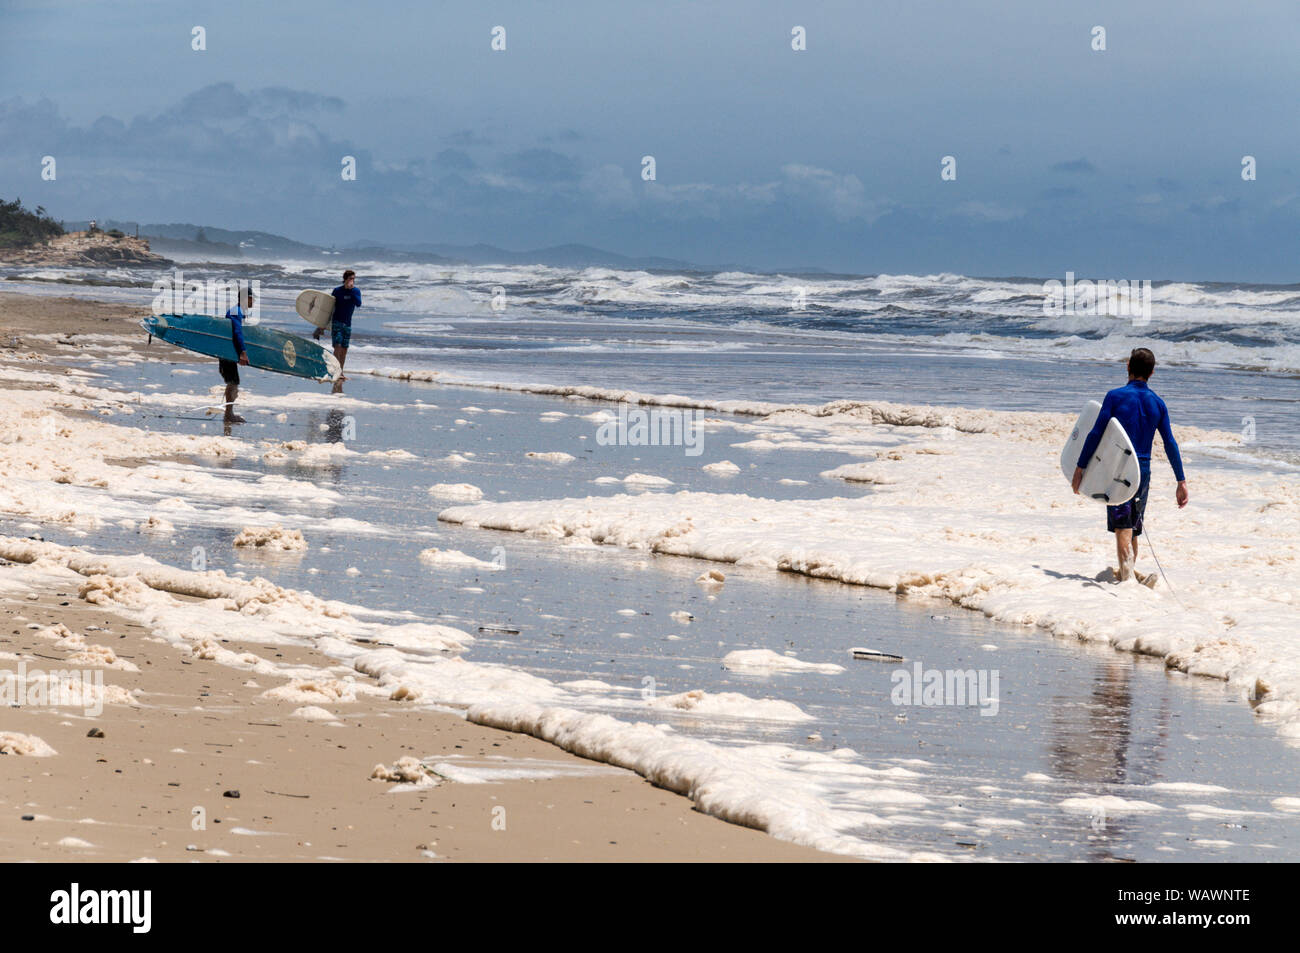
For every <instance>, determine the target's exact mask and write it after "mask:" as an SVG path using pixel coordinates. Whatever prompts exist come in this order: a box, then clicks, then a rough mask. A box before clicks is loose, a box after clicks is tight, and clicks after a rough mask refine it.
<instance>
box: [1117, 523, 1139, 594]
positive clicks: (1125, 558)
mask: <svg viewBox="0 0 1300 953" xmlns="http://www.w3.org/2000/svg"><path fill="white" fill-rule="evenodd" d="M1115 555H1116V556H1117V557H1119V581H1120V582H1126V581H1128V580H1129V579H1132V578H1133V561H1134V559H1135V557H1136V555H1137V553H1136V551H1135V550H1134V549H1133V531H1132V530H1131V529H1117V530H1115Z"/></svg>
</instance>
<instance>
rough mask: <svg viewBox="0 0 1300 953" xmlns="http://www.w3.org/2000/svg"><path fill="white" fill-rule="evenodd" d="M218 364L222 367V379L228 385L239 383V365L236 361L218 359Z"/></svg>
mask: <svg viewBox="0 0 1300 953" xmlns="http://www.w3.org/2000/svg"><path fill="white" fill-rule="evenodd" d="M217 364H218V365H219V366H220V367H221V379H222V380H223V381H225V382H226V383H227V384H236V385H237V384H238V383H239V365H238V364H237V363H235V362H234V361H225V360H222V359H221V358H217Z"/></svg>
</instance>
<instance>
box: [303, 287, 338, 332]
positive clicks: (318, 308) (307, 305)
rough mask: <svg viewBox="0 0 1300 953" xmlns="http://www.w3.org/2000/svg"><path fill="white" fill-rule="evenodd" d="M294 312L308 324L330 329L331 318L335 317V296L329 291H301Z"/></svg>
mask: <svg viewBox="0 0 1300 953" xmlns="http://www.w3.org/2000/svg"><path fill="white" fill-rule="evenodd" d="M294 310H295V311H297V312H298V316H299V317H300V318H302V319H303V320H304V321H306V322H307V323H308V324H314V325H316V327H318V328H325V327H329V323H330V318H332V317H334V296H333V295H332V294H330V293H329V292H328V291H301V292H299V293H298V300H297V301H295V302H294Z"/></svg>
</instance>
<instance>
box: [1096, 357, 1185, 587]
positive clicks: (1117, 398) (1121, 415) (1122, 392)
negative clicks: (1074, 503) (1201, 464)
mask: <svg viewBox="0 0 1300 953" xmlns="http://www.w3.org/2000/svg"><path fill="white" fill-rule="evenodd" d="M1155 368H1156V358H1155V355H1154V354H1152V353H1151V351H1149V350H1148V349H1147V348H1144V347H1139V348H1134V349H1133V352H1132V353H1131V354H1130V355H1129V358H1128V383H1127V384H1126V385H1124V386H1123V387H1117V388H1115V389H1114V390H1112V391H1110V392H1109V393H1107V394H1106V399H1105V400H1104V401H1102V405H1101V411H1100V413H1098V414H1097V422H1096V423H1095V424H1094V425H1093V428H1092V431H1091V432H1090V433H1089V434H1088V437H1087V439H1086V440H1084V442H1083V451H1082V452H1081V453H1080V454H1079V462H1078V464H1077V465H1076V466H1075V468H1074V480H1073V481H1072V482H1071V486H1072V487H1073V489H1074V492H1075V493H1078V492H1079V486H1080V484H1082V482H1083V476H1084V468H1085V467H1087V465H1088V461H1089V460H1091V459H1092V455H1093V453H1094V452H1095V451H1096V450H1097V445H1098V444H1099V443H1100V442H1101V439H1102V434H1103V433H1105V431H1106V427H1107V425H1108V424H1109V423H1110V421H1111V420H1112V418H1113V419H1114V420H1117V421H1118V422H1119V423H1120V425H1121V426H1123V428H1124V432H1125V433H1126V434H1128V437H1129V439H1130V440H1131V441H1132V442H1133V449H1134V450H1135V451H1137V457H1138V465H1139V468H1140V471H1141V474H1142V479H1141V482H1140V484H1139V486H1138V491H1137V494H1136V495H1135V496H1134V497H1133V498H1132V499H1130V500H1128V501H1127V502H1124V503H1121V504H1119V505H1118V506H1108V507H1106V529H1107V530H1108V531H1110V532H1112V533H1114V534H1115V552H1116V555H1117V556H1118V557H1119V579H1120V582H1124V581H1126V580H1128V579H1131V578H1133V577H1134V576H1135V575H1136V576H1137V578H1138V581H1139V582H1142V583H1143V584H1144V585H1154V584H1155V574H1154V573H1152V574H1151V575H1150V576H1147V577H1144V576H1143V575H1142V574H1141V573H1138V572H1137V570H1136V568H1135V567H1136V563H1137V554H1138V543H1137V538H1138V537H1139V536H1141V535H1142V517H1143V515H1144V514H1145V512H1146V506H1147V491H1148V490H1150V488H1151V445H1152V443H1153V442H1154V440H1155V435H1156V433H1157V432H1159V434H1160V439H1161V441H1162V442H1163V443H1164V446H1165V455H1166V456H1167V457H1169V465H1170V466H1171V467H1172V468H1173V471H1174V479H1176V480H1177V481H1178V488H1177V490H1175V493H1174V498H1175V499H1176V500H1177V502H1178V507H1179V509H1181V508H1182V507H1184V506H1186V505H1187V500H1188V493H1187V478H1186V476H1185V474H1184V473H1183V459H1182V456H1181V454H1179V452H1178V441H1176V440H1175V439H1174V431H1173V426H1172V425H1171V424H1170V422H1169V408H1168V407H1166V406H1165V402H1164V401H1163V400H1161V399H1160V397H1159V396H1158V395H1157V394H1156V393H1155V391H1153V390H1151V387H1150V385H1149V384H1148V382H1149V381H1150V379H1151V374H1152V373H1153V372H1154V371H1155Z"/></svg>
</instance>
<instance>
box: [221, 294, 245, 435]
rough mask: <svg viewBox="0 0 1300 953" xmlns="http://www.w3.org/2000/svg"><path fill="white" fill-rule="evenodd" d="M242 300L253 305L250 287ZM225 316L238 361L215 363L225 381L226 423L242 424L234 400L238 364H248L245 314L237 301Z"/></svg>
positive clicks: (237, 390)
mask: <svg viewBox="0 0 1300 953" xmlns="http://www.w3.org/2000/svg"><path fill="white" fill-rule="evenodd" d="M244 301H245V303H246V304H247V305H248V307H249V308H252V307H253V289H252V288H249V289H248V290H247V291H246V292H245V294H244ZM226 317H227V318H228V319H229V320H230V340H231V342H232V343H233V344H234V345H235V353H236V354H238V355H239V363H238V364H237V363H236V362H234V361H227V360H225V359H223V358H218V359H217V365H218V366H219V367H220V368H221V379H222V380H223V381H225V382H226V417H225V420H226V423H228V424H242V423H243V422H244V418H243V417H241V416H239V414H237V413H235V400H236V399H237V398H238V397H239V364H243V365H244V366H245V367H247V366H248V353H247V352H246V351H245V350H244V317H245V315H244V311H243V309H242V308H240V306H239V302H238V301H236V302H235V306H234V307H233V308H229V309H227V311H226Z"/></svg>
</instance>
